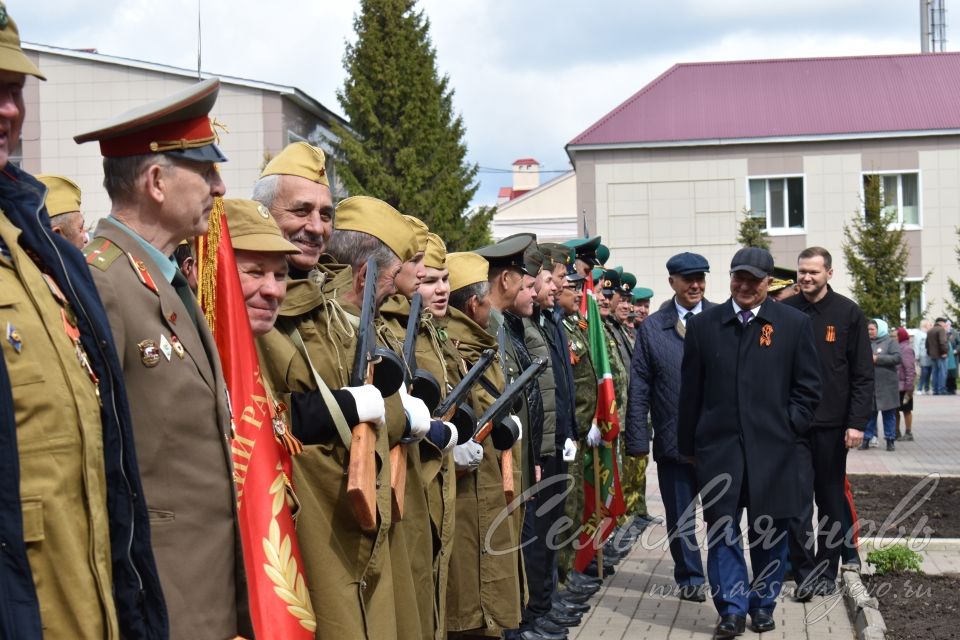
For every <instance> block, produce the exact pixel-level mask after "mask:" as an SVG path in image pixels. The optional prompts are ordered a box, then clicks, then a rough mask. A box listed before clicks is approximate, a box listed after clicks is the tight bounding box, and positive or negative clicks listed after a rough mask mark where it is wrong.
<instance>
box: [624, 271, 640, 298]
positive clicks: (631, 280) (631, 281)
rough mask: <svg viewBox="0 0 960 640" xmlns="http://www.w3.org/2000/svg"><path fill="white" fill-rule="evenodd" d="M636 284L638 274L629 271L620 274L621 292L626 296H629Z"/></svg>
mask: <svg viewBox="0 0 960 640" xmlns="http://www.w3.org/2000/svg"><path fill="white" fill-rule="evenodd" d="M635 286H637V276H635V275H633V274H632V273H630V272H629V271H624V272H623V273H621V274H620V293H622V294H623V295H624V296H629V295H630V292H631V291H633V288H634V287H635Z"/></svg>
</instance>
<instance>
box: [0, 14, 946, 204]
mask: <svg viewBox="0 0 960 640" xmlns="http://www.w3.org/2000/svg"><path fill="white" fill-rule="evenodd" d="M199 1H200V2H201V3H202V8H201V13H202V18H203V20H202V22H203V70H204V71H205V72H211V73H217V74H224V75H233V76H240V77H243V78H250V79H254V80H264V81H270V82H276V83H280V84H289V85H294V86H296V87H299V88H300V89H302V90H304V91H306V92H307V93H309V94H310V95H312V96H313V97H314V98H316V99H318V100H319V101H320V102H322V103H323V104H324V105H326V106H327V107H328V108H330V109H332V110H334V111H336V112H338V113H342V110H341V109H340V106H339V104H338V103H337V100H336V90H337V88H338V87H340V86H341V85H342V83H343V77H344V71H343V64H342V57H343V50H344V44H345V42H348V41H353V40H354V38H355V36H354V32H353V17H354V14H355V13H356V12H357V11H358V10H359V6H360V5H359V1H358V0H270V1H267V2H264V1H256V2H254V1H251V0H199ZM952 1H953V0H947V8H948V10H949V9H950V8H951V6H950V4H951V2H952ZM418 6H419V7H420V8H421V9H423V11H424V12H425V14H426V15H427V17H428V18H429V19H430V22H431V31H430V33H431V36H432V38H433V44H434V47H435V48H436V50H437V61H438V66H439V71H440V73H441V74H447V75H449V76H450V81H451V86H452V87H453V88H454V89H455V91H456V98H455V103H456V105H457V108H458V110H459V111H460V112H461V114H462V115H463V119H464V122H465V124H466V127H467V145H468V147H469V160H470V161H471V162H475V163H477V164H478V165H480V167H481V173H480V175H479V178H480V181H481V183H482V185H481V188H480V190H479V191H478V193H477V196H476V198H475V203H476V204H493V202H494V201H495V199H496V193H497V189H498V188H499V187H500V186H505V185H509V184H510V180H511V179H510V175H509V174H506V173H496V172H490V171H487V169H494V170H495V169H509V167H510V165H511V163H512V162H513V161H514V160H515V159H517V158H521V157H534V158H536V159H537V160H539V161H540V162H541V163H542V165H543V167H542V169H543V170H544V171H563V170H566V169H568V168H569V167H570V165H569V161H568V159H567V156H566V153H565V152H564V145H566V143H567V142H569V141H570V140H571V139H572V138H573V137H575V136H576V135H577V134H578V133H580V132H581V131H583V130H584V129H586V128H587V127H589V126H590V125H591V124H592V123H593V122H595V121H596V120H598V119H599V118H600V117H602V116H603V115H604V114H606V113H607V112H609V111H610V110H612V109H613V108H614V107H616V106H617V105H618V104H619V103H620V102H622V101H623V100H625V99H626V98H628V97H629V96H631V95H632V94H634V93H636V92H637V91H638V90H640V89H641V88H642V87H643V86H644V85H645V84H647V83H648V82H650V81H651V80H653V79H654V78H656V77H657V76H658V75H660V74H661V73H663V72H664V71H666V70H667V69H669V68H670V67H671V66H672V65H673V64H676V63H678V62H698V61H704V60H743V59H754V58H781V57H810V56H835V55H859V54H880V53H915V52H918V51H919V49H920V35H919V33H920V27H919V22H920V17H919V15H920V14H919V0H779V1H778V2H770V1H769V0H699V1H695V0H666V1H663V2H654V1H652V0H640V1H637V0H633V1H630V0H621V1H614V2H607V1H598V0H595V1H594V2H592V3H582V2H576V3H574V2H569V1H567V0H552V1H550V2H547V1H543V0H536V1H528V0H422V1H421V3H420V4H419V5H418ZM957 6H960V3H958V5H957ZM7 7H8V11H9V12H10V14H11V15H12V16H13V17H14V19H15V20H16V21H17V23H18V25H19V27H20V33H21V37H22V38H23V39H24V40H25V41H28V42H35V43H40V44H46V45H53V46H59V47H70V48H94V49H97V50H98V51H99V52H100V53H103V54H108V55H115V56H122V57H129V58H135V59H139V60H145V61H149V62H156V63H162V64H169V65H175V66H181V67H187V68H196V64H197V10H198V9H197V7H198V0H159V1H158V0H113V1H110V0H82V1H81V0H29V1H25V0H7ZM957 15H958V18H957V20H958V21H960V14H957ZM950 18H951V14H949V13H948V16H947V38H948V43H947V49H948V50H953V49H954V47H952V46H951V44H950V42H949V39H950V36H951V29H950V27H951V26H952V25H951V24H950ZM957 26H958V28H960V22H958V23H957ZM554 175H556V174H546V175H545V176H544V179H546V178H549V177H553V176H554Z"/></svg>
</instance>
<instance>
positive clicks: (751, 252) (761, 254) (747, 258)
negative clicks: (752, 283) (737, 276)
mask: <svg viewBox="0 0 960 640" xmlns="http://www.w3.org/2000/svg"><path fill="white" fill-rule="evenodd" d="M730 271H746V272H747V273H749V274H750V275H752V276H753V277H755V278H766V277H767V276H770V275H773V256H772V255H770V252H769V251H767V250H766V249H761V248H759V247H744V248H743V249H740V250H739V251H737V252H736V253H735V254H733V260H731V261H730Z"/></svg>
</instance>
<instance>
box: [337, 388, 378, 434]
mask: <svg viewBox="0 0 960 640" xmlns="http://www.w3.org/2000/svg"><path fill="white" fill-rule="evenodd" d="M342 391H346V392H347V393H349V394H350V395H351V396H353V402H354V403H355V404H356V405H357V418H359V419H360V422H372V423H373V424H376V425H382V424H383V423H384V421H385V419H386V413H387V412H386V408H385V407H384V405H383V395H382V394H381V393H380V390H379V389H377V388H376V387H375V386H373V385H372V384H365V385H362V386H359V387H344V388H343V389H342Z"/></svg>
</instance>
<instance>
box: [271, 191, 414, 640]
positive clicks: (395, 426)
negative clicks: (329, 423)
mask: <svg viewBox="0 0 960 640" xmlns="http://www.w3.org/2000/svg"><path fill="white" fill-rule="evenodd" d="M325 249H326V253H328V254H329V255H330V257H331V260H332V262H331V264H333V263H335V264H337V265H342V266H340V267H337V271H335V272H333V271H331V273H332V278H331V279H329V280H328V281H327V282H326V283H325V285H324V288H323V290H321V289H320V288H319V287H318V286H316V285H315V284H314V283H313V282H310V281H306V282H307V285H310V286H312V287H313V290H314V293H313V295H312V296H302V297H301V298H299V299H298V300H296V301H295V302H294V303H293V304H291V303H290V302H291V300H290V298H289V297H288V298H287V300H286V302H285V304H284V305H283V306H282V307H281V309H280V318H279V319H278V321H277V326H276V329H275V330H274V331H273V332H271V333H270V334H268V335H266V336H264V337H263V338H262V339H261V343H260V346H261V349H262V353H263V354H264V359H265V360H266V361H267V363H268V364H267V368H268V370H269V374H268V375H269V377H270V379H271V382H272V384H273V387H274V389H275V390H276V391H277V392H278V393H282V392H291V395H290V396H289V406H290V407H291V409H290V411H291V419H292V426H293V433H294V435H295V436H296V437H297V438H298V439H299V440H300V441H301V442H302V443H303V445H304V450H303V453H301V454H300V455H298V456H296V457H294V459H293V471H294V481H295V483H296V488H297V496H298V498H299V499H300V503H301V510H300V515H299V518H298V521H297V530H298V534H299V538H300V540H301V551H302V554H303V561H304V573H305V577H306V581H307V584H308V585H309V588H310V599H311V601H312V602H313V606H314V610H316V611H331V610H336V611H337V612H338V614H337V615H336V616H332V615H330V616H325V615H320V616H318V618H317V636H318V637H322V638H326V637H331V638H370V639H374V638H375V639H377V640H379V639H380V638H386V639H388V640H390V639H393V638H398V637H399V638H418V637H422V635H423V625H422V622H421V620H420V618H419V613H418V611H419V609H418V606H417V601H416V593H415V586H414V582H413V577H412V576H411V575H410V563H409V559H408V558H407V555H406V552H405V550H404V549H403V548H402V546H403V536H402V534H401V532H400V530H396V529H395V527H394V526H393V522H392V515H391V486H390V477H391V473H390V471H391V467H390V458H389V451H390V448H391V447H392V446H394V445H397V444H399V443H400V441H401V439H402V438H405V437H410V436H413V437H414V439H416V440H419V439H421V438H422V437H423V436H424V435H425V434H426V432H427V431H428V430H429V427H430V424H429V422H430V416H429V412H428V411H427V409H426V407H425V406H424V405H423V403H422V402H420V401H419V400H417V399H416V398H411V397H410V396H408V395H406V394H405V393H402V392H398V390H396V389H394V390H391V391H386V390H384V391H383V392H382V396H381V397H382V400H381V402H383V405H385V408H386V412H385V416H384V415H383V414H380V416H379V419H380V422H381V424H380V426H378V427H377V428H376V458H377V469H378V472H377V491H376V512H377V519H376V524H375V528H374V530H373V531H371V532H366V531H364V530H363V529H362V528H361V524H360V522H359V521H358V519H357V516H356V514H355V513H354V511H353V509H352V508H351V506H350V501H349V499H348V498H347V479H348V468H349V464H350V455H351V454H352V448H351V447H350V446H349V445H348V444H347V443H348V442H350V440H351V432H352V430H353V429H355V428H356V425H358V424H359V423H360V422H370V421H373V420H375V419H377V417H376V416H373V417H372V416H371V415H370V414H371V410H372V409H376V408H380V407H382V406H383V405H378V406H377V407H374V406H373V405H374V404H377V403H373V402H369V401H367V400H365V399H364V397H363V394H361V393H359V392H358V391H357V390H356V389H354V388H352V387H348V386H347V385H348V384H349V383H350V373H351V370H352V367H353V361H354V358H355V357H356V346H357V340H358V337H359V336H358V326H359V319H360V316H361V305H362V302H363V294H364V280H365V278H366V272H367V260H368V258H371V257H372V258H374V259H375V261H376V263H377V269H378V278H377V284H376V291H375V299H376V304H377V305H378V307H379V305H380V304H382V303H383V301H384V300H386V299H387V298H388V297H389V296H391V295H393V294H394V293H396V284H395V279H396V276H397V274H398V273H399V272H400V268H401V266H402V264H403V263H404V262H406V261H408V260H410V259H411V258H413V257H414V255H415V254H416V253H417V252H418V250H419V247H418V245H417V240H416V235H415V233H414V232H413V230H412V229H411V227H410V225H409V224H408V222H407V221H406V220H404V218H403V216H402V215H401V214H400V213H399V212H398V211H396V210H395V209H394V208H393V207H391V206H390V205H389V204H387V203H386V202H383V201H382V200H378V199H376V198H370V197H367V196H354V197H351V198H347V199H345V200H343V201H341V202H340V203H339V204H338V205H337V210H336V212H335V216H334V229H333V232H332V233H331V235H330V238H329V240H328V241H327V242H326V247H325ZM321 385H322V387H326V388H328V389H330V390H335V391H333V393H338V392H339V393H340V394H341V395H343V394H347V395H349V396H352V397H353V398H354V400H355V403H354V404H353V405H349V404H348V403H346V402H344V401H343V400H342V399H341V398H338V399H337V402H335V403H332V404H328V403H324V402H322V397H321V398H320V399H319V400H318V398H317V394H316V393H315V392H316V391H317V390H321V388H322V387H321ZM398 386H399V383H398ZM357 389H361V390H369V389H373V390H376V389H375V388H374V387H371V386H370V385H363V386H362V387H358V388H357ZM364 393H365V392H364ZM418 403H419V404H418ZM338 411H339V412H340V413H342V416H340V417H339V418H338V420H337V421H338V422H340V423H341V424H342V425H343V427H342V429H341V427H339V426H337V427H336V428H334V429H319V427H318V422H317V420H316V418H315V416H317V415H320V414H323V413H324V412H330V413H332V414H336V412H338ZM348 449H349V450H348ZM429 633H432V630H430V631H429Z"/></svg>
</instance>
